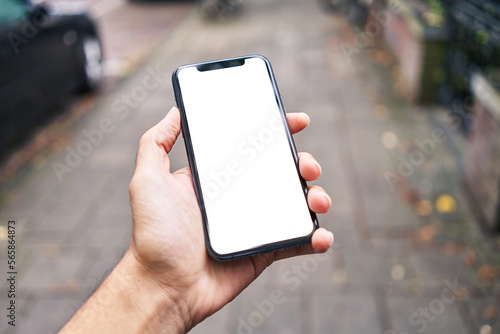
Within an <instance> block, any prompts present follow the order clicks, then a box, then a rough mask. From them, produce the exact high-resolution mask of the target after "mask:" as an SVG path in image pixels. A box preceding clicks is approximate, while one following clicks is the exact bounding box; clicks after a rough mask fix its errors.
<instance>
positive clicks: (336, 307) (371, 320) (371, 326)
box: [294, 293, 380, 334]
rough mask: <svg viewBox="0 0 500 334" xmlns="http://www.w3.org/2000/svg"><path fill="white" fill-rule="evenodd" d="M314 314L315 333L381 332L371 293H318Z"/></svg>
mask: <svg viewBox="0 0 500 334" xmlns="http://www.w3.org/2000/svg"><path fill="white" fill-rule="evenodd" d="M312 314H313V315H312V316H313V319H314V321H313V324H314V330H313V331H312V332H313V333H335V334H337V333H346V334H347V333H380V324H379V321H378V317H377V305H376V303H375V300H374V299H373V297H370V296H369V295H368V296H358V295H349V294H341V295H339V294H331V295H327V294H321V293H317V294H315V295H314V297H313V305H312ZM294 333H296V332H294Z"/></svg>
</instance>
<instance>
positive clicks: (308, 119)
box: [303, 112, 311, 125]
mask: <svg viewBox="0 0 500 334" xmlns="http://www.w3.org/2000/svg"><path fill="white" fill-rule="evenodd" d="M303 114H304V115H306V117H307V125H309V123H311V118H310V117H309V115H308V114H306V113H305V112H303Z"/></svg>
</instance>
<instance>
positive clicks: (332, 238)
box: [328, 231, 335, 246]
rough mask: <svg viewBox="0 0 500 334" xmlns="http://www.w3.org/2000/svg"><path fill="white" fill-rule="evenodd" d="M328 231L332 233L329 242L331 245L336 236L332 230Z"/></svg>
mask: <svg viewBox="0 0 500 334" xmlns="http://www.w3.org/2000/svg"><path fill="white" fill-rule="evenodd" d="M328 232H329V233H330V235H331V237H330V238H331V239H330V244H329V245H330V246H331V245H332V244H333V240H334V239H335V237H334V236H333V233H332V232H330V231H328Z"/></svg>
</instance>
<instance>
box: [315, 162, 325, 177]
mask: <svg viewBox="0 0 500 334" xmlns="http://www.w3.org/2000/svg"><path fill="white" fill-rule="evenodd" d="M315 162H316V165H317V166H318V168H319V174H320V175H321V172H322V171H323V170H322V169H321V165H320V164H319V162H317V161H315Z"/></svg>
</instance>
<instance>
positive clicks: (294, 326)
mask: <svg viewBox="0 0 500 334" xmlns="http://www.w3.org/2000/svg"><path fill="white" fill-rule="evenodd" d="M351 38H352V35H351V34H350V30H349V28H348V26H347V24H346V23H345V21H344V20H343V19H341V18H338V17H334V16H331V15H327V14H325V13H323V12H322V11H321V10H320V7H319V5H318V4H317V3H316V2H310V1H309V2H305V1H296V0H295V1H290V0H289V1H284V0H281V1H280V0H273V1H264V0H259V1H254V2H246V11H245V12H244V13H243V15H242V16H241V17H239V18H238V19H237V20H226V21H223V22H221V23H217V24H215V23H205V22H202V21H200V19H199V17H198V15H197V13H196V12H195V11H193V13H192V15H190V16H189V17H188V18H187V19H186V20H184V21H183V22H182V23H181V24H180V25H179V26H178V27H177V28H176V31H175V32H174V33H173V34H172V35H171V36H170V37H169V38H168V39H167V40H166V41H165V42H164V43H162V44H161V45H160V46H159V47H158V48H157V49H156V51H155V52H154V53H153V54H152V55H151V56H150V57H149V58H148V60H147V62H145V63H144V64H143V65H142V66H141V67H140V68H139V69H138V70H137V71H136V72H135V73H134V74H133V75H132V76H130V77H129V78H128V79H126V80H124V81H122V82H121V83H120V84H119V85H117V86H116V87H115V88H113V89H112V90H111V92H109V94H107V95H106V96H103V97H102V98H100V99H99V101H97V103H96V105H95V107H94V110H93V111H92V112H90V113H89V114H88V115H87V116H86V117H85V118H84V119H82V120H81V121H80V122H79V123H78V124H75V125H74V129H73V130H74V137H73V139H72V142H71V143H70V146H71V147H72V148H75V149H76V148H77V147H78V145H81V143H82V141H83V140H85V139H86V137H85V136H84V134H83V133H82V131H83V130H87V131H92V130H95V129H99V128H100V124H101V122H102V121H103V119H109V120H110V122H111V127H112V130H110V131H109V133H104V134H103V140H102V143H99V144H98V145H95V146H93V148H92V152H91V153H90V154H89V155H88V156H86V157H83V158H82V161H81V162H80V163H79V164H78V165H77V166H76V167H75V168H74V170H73V171H72V172H71V173H68V174H65V175H63V180H62V182H59V181H58V179H57V177H56V175H55V173H54V171H53V170H52V167H51V163H52V162H53V161H59V162H63V161H64V159H65V156H66V154H67V152H66V151H65V148H64V147H61V148H60V149H59V150H53V151H51V152H50V153H47V154H46V156H45V157H44V159H45V160H44V161H45V162H46V163H45V165H44V164H37V165H36V167H32V168H30V169H25V170H24V172H23V175H21V176H20V177H18V178H16V181H15V182H13V183H11V184H9V185H8V187H6V188H5V189H4V190H3V193H2V204H1V208H0V210H1V211H0V222H1V224H5V222H6V221H7V220H8V219H12V218H15V219H16V221H17V222H18V224H19V230H18V243H19V263H20V265H19V269H18V271H19V273H20V274H19V279H20V282H19V292H20V294H19V298H18V303H19V305H20V308H19V313H18V322H19V325H20V326H19V327H18V328H17V329H18V331H17V333H54V332H55V331H56V330H57V329H58V328H59V327H60V326H61V325H62V324H63V323H64V321H65V320H66V319H67V318H68V317H70V316H71V314H72V313H73V312H74V311H75V310H76V309H77V308H78V307H79V306H80V305H81V304H82V303H83V302H84V301H85V299H86V297H87V296H88V295H89V293H91V291H92V290H93V289H94V288H95V287H96V285H97V284H98V283H99V282H100V281H101V280H102V278H103V277H104V276H105V275H106V273H107V272H109V270H111V268H112V267H113V265H114V264H115V263H116V262H117V261H118V260H119V258H120V256H121V254H122V253H123V252H124V250H125V249H126V247H127V243H128V239H129V235H130V228H131V223H132V222H131V216H130V208H129V202H128V182H129V180H130V178H131V175H132V172H133V168H134V160H135V153H136V149H137V143H138V140H139V138H140V136H141V135H142V133H143V132H145V131H146V130H147V129H148V128H149V127H151V126H152V125H154V124H155V123H156V122H157V121H158V120H159V119H161V117H163V115H164V114H165V113H166V111H168V109H169V108H170V106H172V105H174V99H173V93H172V88H171V83H170V74H171V72H172V70H173V69H174V68H175V67H176V66H178V65H180V64H184V63H189V62H193V61H202V60H207V59H215V58H220V57H229V56H235V55H240V54H250V53H261V54H263V55H265V56H267V57H268V58H269V59H270V61H271V63H272V64H273V67H274V71H275V74H276V77H277V80H278V84H279V87H280V91H281V94H282V97H283V100H284V103H285V106H286V109H287V111H289V112H293V111H305V112H307V113H309V115H310V116H311V119H312V122H311V125H310V127H309V128H308V129H307V130H306V131H305V132H304V133H301V134H299V135H297V136H296V137H295V142H296V145H297V147H298V149H299V150H300V151H309V152H311V153H312V154H313V155H315V156H316V157H317V159H318V160H319V161H320V162H321V164H322V167H323V175H322V177H321V178H320V180H319V181H318V182H317V184H320V185H322V186H323V187H324V188H325V189H326V190H327V191H328V192H329V193H330V194H331V196H332V199H333V209H332V211H331V212H330V213H329V214H327V215H324V216H321V217H320V218H319V220H320V224H321V225H322V226H324V227H327V228H329V229H331V230H332V231H334V232H335V235H336V244H335V247H334V248H333V250H332V251H331V252H330V253H329V255H328V256H326V257H324V256H323V257H317V256H316V257H315V256H309V257H302V258H295V259H289V260H285V261H281V262H278V263H275V264H273V266H272V267H271V268H269V269H268V270H266V271H265V272H264V274H263V275H262V276H261V277H260V278H259V279H258V280H257V281H256V282H254V283H253V284H252V285H251V286H250V287H249V288H248V289H247V290H246V291H244V292H243V293H242V294H241V295H240V296H238V297H237V298H236V299H235V300H234V301H233V302H231V303H230V304H228V305H227V306H226V307H224V308H223V309H222V310H221V311H220V312H219V313H217V314H216V315H214V316H212V317H211V318H209V319H207V320H206V321H205V322H204V323H202V324H200V325H199V326H198V327H196V328H195V329H194V330H193V331H192V332H193V333H280V334H285V333H384V334H403V333H481V334H487V333H495V332H498V331H499V330H500V329H499V326H500V323H499V320H498V312H499V310H498V304H499V300H498V296H499V288H498V282H497V279H496V277H494V276H493V278H491V277H490V278H488V275H486V274H487V273H488V272H487V269H488V268H489V267H486V269H484V268H485V266H487V265H488V264H495V262H494V261H498V259H496V260H495V258H494V256H495V252H494V249H495V248H494V245H493V243H492V242H491V241H490V240H489V239H488V238H485V237H484V236H483V235H482V234H481V233H480V231H479V230H478V228H477V227H476V224H475V222H474V221H473V219H472V218H471V214H470V213H469V212H468V209H467V206H466V205H465V202H464V200H463V198H462V195H461V192H460V187H459V185H458V179H459V172H458V166H459V164H458V163H457V162H459V161H457V160H456V155H455V154H454V151H453V147H455V146H456V145H460V141H459V140H458V139H459V138H458V139H457V140H452V139H451V138H450V139H448V140H445V141H443V142H442V143H438V144H436V145H435V148H434V149H433V151H432V153H431V154H429V155H425V156H424V159H423V161H422V162H421V163H419V165H418V166H416V167H415V170H414V171H413V172H412V173H410V174H411V175H408V177H404V178H403V179H404V181H405V182H403V183H401V185H400V186H399V187H398V188H397V189H396V190H395V191H393V190H392V189H391V187H390V184H389V183H388V182H387V181H386V179H385V177H384V173H386V172H387V171H393V172H396V173H397V169H398V167H399V166H400V164H401V161H402V160H401V159H406V160H408V159H409V158H410V155H411V154H412V153H413V152H415V149H417V148H418V147H417V146H416V145H415V140H416V139H418V140H425V139H428V138H431V136H432V135H431V134H432V131H433V130H434V129H436V128H438V127H439V128H441V127H443V128H446V126H447V124H446V122H443V121H442V119H443V118H442V117H440V114H439V113H437V114H429V113H428V112H427V111H425V110H420V109H419V110H416V109H415V108H413V107H411V106H409V105H407V104H406V103H404V100H403V99H402V98H401V97H400V96H398V94H397V93H396V91H400V90H398V89H395V88H397V87H394V80H393V77H392V74H393V73H394V71H395V68H394V67H390V66H389V67H387V66H386V65H381V63H380V62H379V61H378V59H380V57H379V56H380V55H383V56H384V57H389V58H390V55H388V54H385V53H384V51H383V50H379V49H378V48H371V49H369V50H368V49H367V50H362V52H361V53H360V54H359V55H356V56H354V57H352V59H351V61H352V63H351V65H349V64H348V63H347V62H346V60H345V58H343V55H342V53H341V52H340V50H339V47H338V46H339V43H340V42H341V41H345V40H350V39H351ZM377 52H378V53H377ZM158 66H159V71H160V72H162V73H164V75H163V74H161V73H160V74H158V75H157V76H156V77H157V78H158V81H159V87H158V88H156V89H154V90H150V91H146V97H145V98H144V99H142V98H141V101H139V100H135V101H134V102H137V103H136V105H135V103H134V107H129V108H125V109H123V108H122V109H121V111H120V112H118V113H115V112H114V111H117V109H116V108H114V107H113V105H114V104H119V103H120V102H116V101H120V100H121V101H122V102H123V96H124V95H123V94H128V95H131V94H133V92H134V91H136V92H138V90H139V88H137V87H140V85H141V82H142V79H143V78H144V77H145V76H146V75H150V74H149V73H150V72H151V71H155V70H156V71H158V69H157V68H158ZM162 75H163V77H161V76H162ZM121 105H122V106H123V104H121ZM120 116H121V117H120ZM454 145H455V146H454ZM171 159H172V168H173V169H176V168H179V167H181V166H184V165H185V164H186V158H185V152H184V147H183V144H182V143H178V144H176V145H175V147H174V149H173V151H172V153H171ZM417 167H418V168H417ZM442 195H450V196H451V197H452V198H453V199H454V202H453V201H450V198H449V197H442ZM440 196H441V197H440ZM443 198H444V200H441V201H440V202H439V201H438V200H439V199H443ZM436 203H438V204H436ZM453 203H455V204H456V206H455V207H453ZM438 209H439V210H438ZM5 245H6V243H5V241H0V247H5ZM1 254H2V255H1V259H0V260H1V261H2V262H1V263H4V262H5V255H4V253H3V252H2V253H1ZM481 270H482V271H481ZM478 272H479V274H478ZM485 272H486V274H485ZM493 272H494V271H493ZM455 280H457V281H458V283H459V284H460V285H462V286H463V287H464V288H463V289H461V290H460V289H456V288H453V289H450V288H449V287H448V286H450V284H453V282H455ZM5 289H6V286H5V284H4V286H2V289H1V295H0V298H1V299H0V302H1V309H4V305H5V298H6V293H5ZM273 291H278V293H279V294H280V296H281V298H279V300H278V302H276V303H271V304H270V302H269V300H270V298H271V295H272V292H273ZM443 291H444V292H443ZM426 312H427V313H426ZM495 312H496V313H495ZM1 326H2V327H1V331H3V332H5V333H11V332H12V331H8V330H5V329H4V328H5V326H4V322H3V320H2V322H1ZM488 326H489V327H488Z"/></svg>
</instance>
